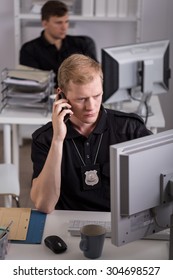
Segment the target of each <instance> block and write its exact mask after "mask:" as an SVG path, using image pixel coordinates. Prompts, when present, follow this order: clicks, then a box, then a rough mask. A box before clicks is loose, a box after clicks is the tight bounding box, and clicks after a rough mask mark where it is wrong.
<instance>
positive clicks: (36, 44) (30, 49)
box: [20, 31, 97, 82]
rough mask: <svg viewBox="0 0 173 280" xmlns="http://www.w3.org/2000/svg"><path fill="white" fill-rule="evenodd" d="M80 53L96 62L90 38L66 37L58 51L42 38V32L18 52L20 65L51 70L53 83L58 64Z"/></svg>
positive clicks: (94, 48) (94, 49) (93, 45)
mask: <svg viewBox="0 0 173 280" xmlns="http://www.w3.org/2000/svg"><path fill="white" fill-rule="evenodd" d="M75 53H81V54H84V55H87V56H90V57H91V58H93V59H95V60H97V56H96V47H95V43H94V41H93V40H92V38H90V37H88V36H70V35H67V36H66V37H65V39H63V40H62V46H61V48H60V49H59V50H58V49H57V48H56V46H55V45H53V44H50V43H49V42H48V41H47V40H46V39H45V37H44V31H42V33H41V35H40V37H38V38H36V39H34V40H31V41H29V42H26V43H25V44H24V45H23V46H22V48H21V50H20V64H22V65H26V66H30V67H33V68H37V69H41V70H48V71H49V70H53V71H54V73H55V76H56V77H55V82H57V72H58V69H59V66H60V64H61V63H62V62H63V60H64V59H65V58H67V57H68V56H70V55H71V54H75Z"/></svg>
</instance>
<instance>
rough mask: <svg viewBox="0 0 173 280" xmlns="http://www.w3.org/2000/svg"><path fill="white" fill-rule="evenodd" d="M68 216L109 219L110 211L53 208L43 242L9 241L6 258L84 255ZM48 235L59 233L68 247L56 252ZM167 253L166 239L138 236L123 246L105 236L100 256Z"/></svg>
mask: <svg viewBox="0 0 173 280" xmlns="http://www.w3.org/2000/svg"><path fill="white" fill-rule="evenodd" d="M70 219H84V220H85V219H86V220H88V219H89V220H110V213H103V212H92V213H91V212H85V211H60V210H57V211H54V212H52V213H51V214H49V215H47V218H46V224H45V229H44V234H43V240H42V244H40V245H30V244H12V243H10V244H9V249H8V254H7V255H6V259H7V260H15V259H16V260H27V259H32V260H43V259H47V260H51V259H52V260H53V259H54V260H56V259H61V260H66V259H68V260H69V259H71V260H82V259H86V258H85V257H84V256H83V253H82V251H80V249H79V242H80V237H72V236H71V235H70V233H69V232H68V223H69V220H70ZM48 235H59V236H60V237H61V238H63V239H64V241H65V242H66V243H67V246H68V249H67V251H65V252H64V253H62V254H59V255H56V254H54V253H53V252H52V251H50V250H49V249H48V248H47V247H46V246H45V245H44V238H45V237H46V236H48ZM168 257H169V243H168V241H156V240H139V241H135V242H132V243H129V244H127V245H125V246H122V247H116V246H114V245H112V243H111V239H110V238H106V239H105V243H104V248H103V253H102V256H101V257H100V259H103V260H108V259H112V260H113V259H117V260H123V259H124V260H137V259H138V260H164V259H168Z"/></svg>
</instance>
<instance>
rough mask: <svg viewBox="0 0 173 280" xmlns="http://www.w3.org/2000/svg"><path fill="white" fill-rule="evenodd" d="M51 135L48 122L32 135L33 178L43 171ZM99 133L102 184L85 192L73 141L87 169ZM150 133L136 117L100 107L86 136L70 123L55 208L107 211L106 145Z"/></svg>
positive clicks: (92, 158)
mask: <svg viewBox="0 0 173 280" xmlns="http://www.w3.org/2000/svg"><path fill="white" fill-rule="evenodd" d="M52 133H53V130H52V123H51V122H49V123H48V124H46V125H44V126H43V127H41V128H40V129H38V130H37V131H35V132H34V133H33V142H32V161H33V167H34V173H33V178H35V177H37V176H38V175H39V173H40V171H41V170H42V168H43V165H44V163H45V160H46V157H47V154H48V152H49V148H50V145H51V140H52ZM101 134H103V138H102V141H101V145H100V149H99V152H98V156H97V160H96V163H97V164H98V165H99V169H100V182H101V185H100V186H99V187H98V188H95V187H92V186H91V187H89V189H87V190H86V189H84V187H83V181H82V173H81V169H82V168H83V163H82V160H81V159H80V157H79V154H78V153H77V151H76V148H75V146H74V143H73V141H74V142H75V145H76V146H77V148H78V150H79V152H80V155H81V157H82V159H83V161H84V163H85V164H86V166H90V165H93V162H94V158H95V155H96V152H97V148H98V143H99V140H100V137H101ZM149 134H151V132H150V131H149V130H148V129H147V128H146V127H145V125H144V123H143V121H142V119H141V118H140V117H138V116H137V115H135V114H126V113H122V112H116V111H113V110H107V109H106V110H105V109H103V108H102V110H101V115H100V119H99V122H98V124H97V126H96V128H95V129H94V131H93V132H92V133H91V134H90V135H89V137H85V136H83V135H81V134H80V133H79V132H77V131H76V130H75V129H74V128H73V126H72V124H71V122H70V120H69V121H68V122H67V135H66V138H65V140H64V145H63V158H62V170H61V174H62V178H61V193H60V198H59V201H58V202H57V205H56V209H69V210H90V211H110V168H109V146H110V145H112V144H116V143H120V142H124V141H128V140H131V139H135V138H139V137H143V136H146V135H149ZM72 139H73V141H72ZM89 169H90V167H89ZM48 188H51V186H48Z"/></svg>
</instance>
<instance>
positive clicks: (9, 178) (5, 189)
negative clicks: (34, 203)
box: [0, 163, 20, 207]
mask: <svg viewBox="0 0 173 280" xmlns="http://www.w3.org/2000/svg"><path fill="white" fill-rule="evenodd" d="M19 195H20V184H19V177H18V172H17V169H16V166H15V165H14V164H4V163H2V164H0V196H4V204H5V207H12V202H13V199H14V200H15V202H16V206H17V207H20V203H19Z"/></svg>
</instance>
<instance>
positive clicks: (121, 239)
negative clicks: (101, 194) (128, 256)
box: [110, 129, 173, 246]
mask: <svg viewBox="0 0 173 280" xmlns="http://www.w3.org/2000/svg"><path fill="white" fill-rule="evenodd" d="M110 166H111V171H110V179H111V223H112V243H113V244H114V245H116V246H121V245H124V244H127V243H129V242H132V241H135V240H138V239H141V238H144V237H147V236H148V235H151V234H153V233H156V232H158V231H161V230H163V229H164V228H168V227H170V216H171V214H172V213H173V129H172V130H168V131H165V132H161V133H158V134H152V135H149V136H146V137H142V138H139V139H135V140H131V141H127V142H123V143H120V144H116V145H112V146H110Z"/></svg>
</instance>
